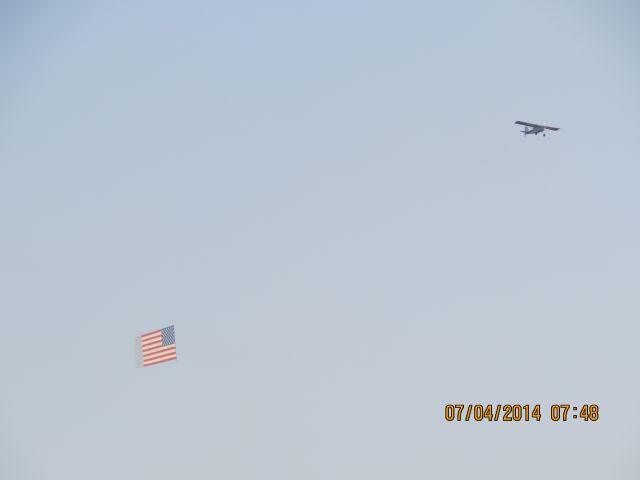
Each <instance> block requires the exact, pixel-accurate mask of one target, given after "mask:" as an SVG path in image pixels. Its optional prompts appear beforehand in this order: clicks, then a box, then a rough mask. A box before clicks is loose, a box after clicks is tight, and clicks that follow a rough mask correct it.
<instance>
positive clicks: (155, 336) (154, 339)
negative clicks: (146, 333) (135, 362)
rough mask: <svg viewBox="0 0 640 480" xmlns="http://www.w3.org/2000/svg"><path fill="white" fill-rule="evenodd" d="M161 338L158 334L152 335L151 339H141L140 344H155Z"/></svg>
mask: <svg viewBox="0 0 640 480" xmlns="http://www.w3.org/2000/svg"><path fill="white" fill-rule="evenodd" d="M161 338H162V335H160V334H158V335H153V336H151V337H147V338H143V339H142V340H141V342H142V343H149V342H157V341H158V340H160V339H161Z"/></svg>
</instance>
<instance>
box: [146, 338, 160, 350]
mask: <svg viewBox="0 0 640 480" xmlns="http://www.w3.org/2000/svg"><path fill="white" fill-rule="evenodd" d="M160 345H162V340H158V341H157V342H153V343H148V344H146V345H143V346H142V351H143V352H144V351H145V350H149V349H150V348H156V347H158V346H160Z"/></svg>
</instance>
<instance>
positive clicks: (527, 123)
mask: <svg viewBox="0 0 640 480" xmlns="http://www.w3.org/2000/svg"><path fill="white" fill-rule="evenodd" d="M516 123H517V124H518V125H526V126H527V127H542V125H538V124H537V123H529V122H521V121H520V120H518V121H517V122H516Z"/></svg>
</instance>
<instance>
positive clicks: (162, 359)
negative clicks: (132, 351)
mask: <svg viewBox="0 0 640 480" xmlns="http://www.w3.org/2000/svg"><path fill="white" fill-rule="evenodd" d="M176 358H178V356H177V355H176V352H173V353H172V354H170V355H166V356H165V357H158V358H154V359H153V360H150V361H148V362H144V366H145V367H148V366H149V365H155V364H157V363H162V362H168V361H169V360H175V359H176Z"/></svg>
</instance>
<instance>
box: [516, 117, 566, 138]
mask: <svg viewBox="0 0 640 480" xmlns="http://www.w3.org/2000/svg"><path fill="white" fill-rule="evenodd" d="M516 123H517V124H518V125H524V130H520V131H521V132H522V133H524V134H525V136H527V135H531V134H532V133H533V134H534V135H537V134H539V133H540V132H543V133H542V136H543V137H545V136H546V134H545V133H544V131H545V130H553V131H554V132H555V131H556V130H560V129H559V128H556V127H548V126H546V125H537V124H535V123H528V122H521V121H520V120H518V121H517V122H516ZM527 127H531V128H530V129H529V128H527Z"/></svg>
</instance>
